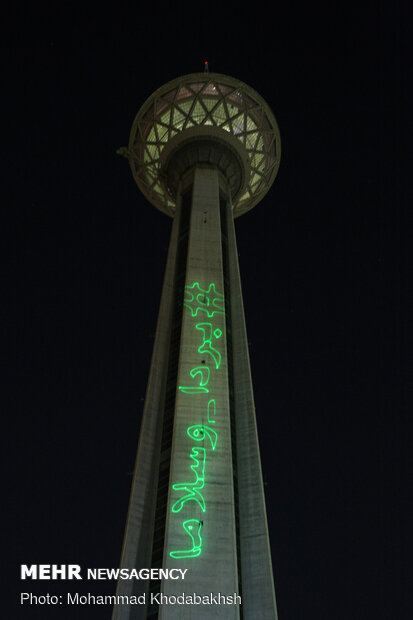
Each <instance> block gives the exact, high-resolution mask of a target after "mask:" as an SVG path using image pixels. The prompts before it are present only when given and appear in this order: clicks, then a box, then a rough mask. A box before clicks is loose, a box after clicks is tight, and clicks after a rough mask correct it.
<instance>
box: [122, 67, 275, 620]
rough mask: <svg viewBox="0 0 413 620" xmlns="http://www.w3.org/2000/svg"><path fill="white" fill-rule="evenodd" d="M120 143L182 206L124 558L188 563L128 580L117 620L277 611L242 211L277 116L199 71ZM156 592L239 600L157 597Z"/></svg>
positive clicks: (140, 173) (152, 196)
mask: <svg viewBox="0 0 413 620" xmlns="http://www.w3.org/2000/svg"><path fill="white" fill-rule="evenodd" d="M121 152H122V153H123V154H124V155H126V156H127V157H128V159H129V163H130V166H131V168H132V173H133V176H134V179H135V181H136V183H137V184H138V187H139V188H140V190H141V191H142V192H143V193H144V195H145V196H146V198H147V199H148V200H149V201H150V202H151V203H152V204H153V205H154V206H155V207H157V208H158V209H160V210H161V211H163V212H164V213H166V214H167V215H170V216H171V217H173V226H172V234H171V242H170V247H169V253H168V259H167V265H166V273H165V280H164V285H163V291H162V299H161V306H160V311H159V317H158V324H157V331H156V338H155V344H154V351H153V357H152V363H151V369H150V376H149V382H148V387H147V393H146V399H145V406H144V414H143V420H142V426H141V432H140V439H139V446H138V453H137V459H136V467H135V474H134V479H133V484H132V491H131V498H130V506H129V513H128V517H127V524H126V532H125V539H124V545H123V552H122V561H121V565H122V567H124V568H129V569H130V568H138V569H139V568H149V567H153V568H159V567H163V568H165V569H170V568H181V569H188V570H187V573H186V575H185V580H183V581H181V580H161V581H151V582H148V581H144V580H120V581H119V583H118V590H117V594H118V595H135V596H139V595H142V594H146V601H147V604H146V605H134V606H132V605H117V606H115V608H114V612H113V620H135V619H141V618H142V619H146V618H162V620H166V619H167V620H169V619H174V620H175V619H184V618H195V617H196V618H197V619H200V620H202V619H203V618H210V617H211V615H213V616H214V617H216V618H225V619H227V620H228V619H232V618H233V619H236V618H240V619H241V618H242V619H244V620H252V619H254V620H256V619H257V618H259V619H260V620H274V619H275V618H277V612H276V604H275V594H274V582H273V573H272V566H271V554H270V546H269V539H268V528H267V518H266V511H265V500H264V491H263V483H262V475H261V464H260V453H259V446H258V438H257V430H256V420H255V409H254V399H253V390H252V382H251V374H250V364H249V356H248V345H247V338H246V330H245V320H244V311H243V303H242V293H241V284H240V277H239V269H238V256H237V249H236V240H235V232H234V218H235V217H238V216H239V215H242V214H243V213H245V212H246V211H248V210H249V209H251V208H252V207H253V206H255V205H256V204H257V203H258V202H259V201H260V200H261V199H262V198H263V196H264V195H265V194H266V193H267V191H268V189H269V188H270V186H271V184H272V183H273V181H274V178H275V176H276V174H277V170H278V166H279V162H280V136H279V131H278V127H277V123H276V120H275V118H274V116H273V114H272V112H271V110H270V109H269V107H268V106H267V104H266V103H265V102H264V101H263V99H262V98H261V97H260V96H259V95H258V94H257V93H256V92H255V91H254V90H252V89H251V88H250V87H248V86H247V85H245V84H243V83H242V82H240V81H238V80H236V79H234V78H231V77H228V76H225V75H220V74H215V73H195V74H191V75H186V76H183V77H179V78H177V79H175V80H173V81H171V82H169V83H168V84H165V85H164V86H162V87H161V88H160V89H158V90H157V91H156V92H155V93H154V94H153V95H152V96H151V97H149V99H148V100H147V101H146V102H145V104H144V105H143V106H142V108H141V109H140V111H139V112H138V114H137V116H136V118H135V121H134V123H133V126H132V130H131V134H130V140H129V146H128V148H123V149H121ZM149 234H150V233H149ZM159 592H160V593H161V594H162V595H165V596H166V597H171V596H172V595H174V596H176V595H179V594H182V593H184V594H185V595H192V594H193V593H196V594H198V595H200V596H202V595H208V596H210V595H211V593H212V594H214V595H217V594H218V593H220V594H221V595H222V596H224V597H225V596H234V593H236V594H239V595H240V596H241V597H242V604H241V605H239V604H237V603H236V601H238V599H234V600H235V604H225V603H223V604H219V605H214V606H213V608H211V605H197V606H196V607H194V606H191V605H187V604H183V605H179V604H175V605H174V604H163V605H160V606H158V604H157V600H159V598H158V599H157V598H156V597H155V598H153V597H152V596H151V595H154V594H157V593H159ZM151 599H153V603H152V604H151ZM164 600H165V598H164ZM221 600H222V599H221Z"/></svg>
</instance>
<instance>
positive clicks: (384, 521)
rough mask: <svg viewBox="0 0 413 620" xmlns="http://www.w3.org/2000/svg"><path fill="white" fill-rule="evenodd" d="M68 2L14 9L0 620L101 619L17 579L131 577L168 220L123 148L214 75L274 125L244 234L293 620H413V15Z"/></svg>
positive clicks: (7, 50) (47, 587)
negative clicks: (265, 177)
mask: <svg viewBox="0 0 413 620" xmlns="http://www.w3.org/2000/svg"><path fill="white" fill-rule="evenodd" d="M73 4H74V3H69V2H59V3H58V2H47V3H37V2H34V3H30V5H29V4H28V3H23V4H21V5H19V6H18V7H16V9H15V11H14V13H13V15H12V14H11V10H9V14H7V15H3V18H5V17H7V19H5V20H4V22H5V33H4V35H3V41H2V42H3V50H4V51H3V53H2V57H3V58H2V59H3V62H4V66H5V71H4V73H3V86H4V83H6V88H5V89H4V91H3V103H5V104H6V111H5V112H4V113H3V161H4V164H5V165H3V171H4V172H5V182H4V185H3V188H5V189H6V192H5V193H6V198H7V199H6V200H4V201H3V215H2V225H1V230H2V233H3V237H4V241H3V243H2V246H1V253H2V272H3V278H2V279H3V282H4V285H3V293H4V303H3V304H2V314H3V320H2V328H3V329H2V332H3V338H4V340H5V344H4V345H3V347H2V349H3V355H2V372H1V378H2V383H3V387H2V396H3V398H2V400H3V401H4V403H5V404H4V407H2V409H3V415H2V425H3V432H2V437H3V439H5V444H6V446H5V451H3V454H4V453H5V454H6V460H5V464H4V465H3V473H4V474H5V476H4V478H5V482H6V494H5V495H3V497H5V498H6V499H5V503H4V504H3V513H6V516H7V517H8V519H9V520H8V524H7V525H4V526H3V531H2V533H3V537H4V538H5V542H6V546H7V550H6V554H5V556H4V559H3V574H5V577H6V580H7V581H8V585H7V589H6V595H5V596H4V597H3V601H2V604H3V609H4V606H5V608H6V610H7V613H6V614H4V613H2V617H4V618H8V619H12V618H13V619H16V618H18V619H20V618H21V619H23V620H26V619H27V620H30V619H32V618H33V619H34V618H36V619H41V620H48V619H49V618H50V619H52V618H53V619H58V620H61V619H62V620H66V619H69V620H71V619H76V620H77V619H79V620H83V619H85V620H95V619H96V620H99V619H101V620H109V619H110V616H111V609H110V607H103V606H102V607H98V606H96V607H83V608H82V607H76V608H75V607H71V608H70V607H61V608H53V607H31V608H29V607H24V608H22V607H20V605H19V604H18V601H19V592H20V591H22V590H23V591H32V592H34V593H42V594H44V593H46V592H50V593H57V594H62V593H63V594H64V593H66V592H67V591H68V590H70V591H76V590H77V591H79V592H88V591H90V592H92V593H95V594H98V593H107V594H112V593H113V592H114V588H115V582H113V581H102V582H76V583H75V584H72V583H70V582H37V583H36V582H20V580H19V565H20V564H21V563H24V564H32V563H33V564H41V563H43V564H65V563H74V564H80V565H82V566H83V567H90V568H93V567H112V568H113V567H117V566H119V559H120V552H121V546H122V540H123V530H124V524H125V519H126V512H127V507H128V500H129V491H130V486H131V482H132V470H133V467H134V460H135V454H136V447H137V440H138V433H139V425H140V420H141V414H142V408H143V399H144V395H145V389H146V381H147V378H148V372H149V365H150V359H151V352H152V346H153V340H154V332H155V327H156V320H157V313H158V307H159V301H160V293H161V287H162V280H163V273H164V268H165V262H166V254H167V248H168V243H169V235H170V230H171V222H172V220H170V219H169V218H168V217H167V216H165V215H163V214H162V213H160V212H159V211H157V210H156V209H155V208H154V207H152V206H151V205H150V204H149V203H148V202H147V201H146V200H145V199H144V197H143V195H141V193H140V192H139V190H138V188H137V187H136V185H135V183H134V181H133V178H132V174H131V172H130V169H129V166H128V164H127V161H126V160H125V159H124V158H122V157H120V156H118V155H116V150H117V149H118V148H119V147H120V146H123V145H127V143H128V136H129V131H130V127H131V125H132V121H133V119H134V117H135V114H136V113H137V111H138V109H139V108H140V106H141V105H142V104H143V103H144V101H145V100H146V98H147V97H148V96H149V95H150V94H151V93H152V92H153V91H154V90H155V89H156V88H158V87H159V86H161V85H162V84H164V83H165V82H167V81H169V80H171V79H173V78H175V77H177V76H179V75H183V74H186V73H192V72H196V71H201V70H203V63H204V60H205V59H207V60H208V61H209V64H210V69H211V71H216V72H218V73H224V74H228V75H231V76H234V77H236V78H238V79H240V80H242V81H243V82H246V83H247V84H248V85H250V86H252V87H253V88H254V89H255V90H257V91H258V92H259V93H260V94H261V95H262V96H263V97H264V99H265V100H266V101H267V102H268V104H269V105H270V107H271V108H272V110H273V112H274V114H275V116H276V118H277V121H278V124H279V127H280V132H281V140H282V156H281V166H280V170H279V173H278V176H277V178H276V180H275V183H274V185H273V186H272V189H271V190H270V192H269V193H268V194H267V196H266V197H265V198H264V200H263V201H262V202H261V203H260V204H259V205H257V207H255V208H254V209H253V210H252V211H250V212H249V213H247V214H246V215H244V216H242V217H241V218H239V219H238V220H237V221H236V232H237V239H238V250H239V256H240V268H241V277H242V283H243V291H244V301H245V313H246V320H247V329H248V339H249V343H250V355H251V365H252V374H253V380H254V390H255V399H256V410H257V420H258V429H259V435H260V444H261V457H262V465H263V475H264V481H265V491H266V499H267V512H268V521H269V529H270V537H271V547H272V554H273V566H274V576H275V587H276V595H277V601H278V612H279V617H280V620H348V619H351V620H384V619H386V620H393V619H394V620H396V619H397V620H404V619H406V620H407V619H411V618H412V617H413V610H412V608H411V607H409V604H410V601H409V599H410V600H411V592H410V591H409V589H408V585H407V584H408V578H409V576H410V577H411V576H412V573H411V562H410V560H408V553H407V550H406V546H407V527H408V524H410V522H409V521H408V518H407V508H408V500H407V478H408V476H407V457H408V455H409V453H410V451H411V444H410V440H411V427H410V430H409V425H408V417H409V409H410V410H411V406H412V398H411V392H410V394H409V393H408V383H409V381H408V379H409V375H408V364H407V355H408V354H407V351H408V342H409V336H410V337H411V335H412V330H411V323H410V325H409V323H408V318H409V313H408V276H409V270H410V274H411V273H412V272H411V266H412V265H411V252H410V239H411V235H412V232H413V231H412V227H411V225H410V224H409V218H408V205H409V207H410V204H409V203H412V202H413V201H412V200H411V198H412V197H411V194H409V191H410V190H409V188H408V183H407V171H408V169H409V172H410V169H411V163H412V158H411V151H410V157H409V153H408V141H407V138H406V135H407V131H408V129H409V123H410V126H411V120H408V93H407V86H408V82H407V69H408V67H409V64H410V59H411V56H410V53H411V45H410V41H409V37H410V36H411V35H409V34H408V30H409V29H408V18H409V17H411V15H410V14H411V7H410V6H409V3H408V2H407V1H406V2H404V1H402V0H400V1H399V2H397V1H396V2H395V1H392V2H390V1H388V2H385V1H384V0H377V1H375V2H373V1H371V0H370V1H366V2H360V3H353V5H352V4H351V3H344V2H339V3H334V2H331V3H329V4H327V3H326V4H325V5H324V4H321V3H317V2H316V3H315V4H314V3H307V4H306V5H305V6H303V5H302V4H301V3H294V2H281V3H273V4H272V5H271V6H269V5H265V4H264V3H252V4H251V5H250V9H252V11H247V10H246V9H245V8H243V7H242V5H241V4H232V3H231V4H229V3H227V4H226V3H224V2H220V3H217V4H214V3H210V2H209V3H203V4H199V3H190V4H185V3H179V2H174V3H172V2H171V3H170V4H167V3H164V2H160V3H151V2H149V3H147V4H146V5H145V6H144V5H143V3H139V2H134V3H124V4H123V3H119V4H116V5H115V3H111V4H110V5H108V6H106V7H105V5H104V4H103V3H86V5H85V6H83V7H81V6H80V4H79V5H78V6H75V7H73ZM271 10H272V11H273V13H271ZM409 57H410V58H409ZM409 211H410V208H409ZM410 342H411V340H410ZM410 385H411V383H410ZM409 405H410V407H409ZM409 433H410V437H409ZM3 582H4V579H3ZM257 620H260V619H257Z"/></svg>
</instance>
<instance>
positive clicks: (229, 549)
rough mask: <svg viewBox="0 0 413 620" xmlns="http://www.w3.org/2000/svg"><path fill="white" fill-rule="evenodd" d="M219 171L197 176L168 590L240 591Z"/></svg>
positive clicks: (165, 615)
mask: <svg viewBox="0 0 413 620" xmlns="http://www.w3.org/2000/svg"><path fill="white" fill-rule="evenodd" d="M218 174H219V173H218V171H216V170H213V169H210V168H205V169H202V168H197V169H196V170H195V175H194V184H193V196H192V212H191V223H190V233H189V246H188V259H187V271H186V287H185V297H184V310H183V321H182V334H181V347H180V356H179V370H178V386H177V392H176V409H175V421H174V431H173V442H172V457H171V476H170V485H169V498H168V510H167V522H166V534H165V548H164V566H165V567H166V568H183V569H184V568H187V569H188V572H187V573H186V578H185V581H182V582H176V581H163V582H162V587H161V595H162V594H163V595H166V596H170V595H177V594H182V593H185V594H186V595H191V594H194V593H197V594H198V595H207V596H210V595H211V594H213V595H218V594H221V595H224V596H228V595H231V596H234V594H238V572H237V553H236V529H235V513H234V489H233V471H232V454H231V433H230V410H229V393H228V372H227V369H228V366H227V346H226V333H225V331H226V330H225V303H224V282H223V268H222V250H221V225H220V212H219V178H218ZM211 616H213V617H215V618H225V619H226V620H230V619H236V618H239V617H240V616H239V607H238V605H224V604H221V605H214V606H213V607H211V606H210V605H198V606H196V607H192V606H189V605H183V606H179V607H178V606H177V605H174V606H173V605H166V604H164V605H162V606H161V607H160V609H159V618H161V619H162V620H169V619H173V620H177V619H178V618H179V619H182V620H184V619H187V618H188V619H189V618H195V617H196V618H197V619H199V620H202V619H203V618H208V619H210V618H211Z"/></svg>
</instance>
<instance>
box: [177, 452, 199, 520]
mask: <svg viewBox="0 0 413 620" xmlns="http://www.w3.org/2000/svg"><path fill="white" fill-rule="evenodd" d="M189 456H190V457H191V459H192V460H193V461H194V464H193V465H191V469H192V471H193V472H194V474H195V481H194V482H182V483H178V484H173V485H172V488H173V489H174V490H175V491H185V492H186V495H184V497H181V498H180V499H178V500H177V501H176V502H175V503H174V505H173V506H172V512H181V510H182V508H183V507H184V504H186V502H189V501H191V500H193V501H195V502H197V504H198V506H199V507H200V509H201V510H202V512H205V499H204V496H203V495H202V493H200V489H203V488H204V484H205V448H198V447H197V448H192V452H191V454H190V455H189Z"/></svg>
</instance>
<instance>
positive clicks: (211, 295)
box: [184, 282, 225, 319]
mask: <svg viewBox="0 0 413 620" xmlns="http://www.w3.org/2000/svg"><path fill="white" fill-rule="evenodd" d="M184 306H186V307H187V308H189V310H190V311H191V315H192V316H197V315H198V313H199V312H206V314H207V315H208V317H209V318H210V319H211V318H212V317H213V316H214V315H215V314H225V302H224V295H223V294H222V293H218V292H217V291H216V290H215V284H214V283H213V282H211V284H210V285H209V287H208V289H203V288H201V287H200V286H199V282H194V283H193V284H191V285H187V286H185V297H184Z"/></svg>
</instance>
